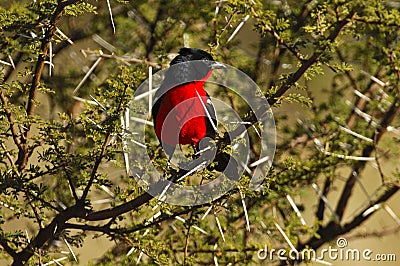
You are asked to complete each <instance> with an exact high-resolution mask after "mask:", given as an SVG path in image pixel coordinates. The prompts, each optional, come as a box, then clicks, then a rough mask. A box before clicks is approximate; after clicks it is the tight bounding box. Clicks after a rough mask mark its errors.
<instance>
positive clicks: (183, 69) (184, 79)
mask: <svg viewBox="0 0 400 266" xmlns="http://www.w3.org/2000/svg"><path fill="white" fill-rule="evenodd" d="M170 66H171V67H170V70H169V71H168V73H167V76H169V77H167V78H168V79H170V78H172V79H173V81H174V83H175V84H176V82H178V83H181V84H182V83H188V82H193V81H199V80H205V79H206V78H207V77H208V76H209V74H210V71H211V70H212V69H216V68H223V67H224V65H223V64H220V63H218V62H214V58H213V57H212V56H211V55H210V54H209V53H207V52H206V51H203V50H201V49H197V48H181V49H179V54H178V55H177V56H176V57H175V58H174V59H173V60H172V61H171V63H170Z"/></svg>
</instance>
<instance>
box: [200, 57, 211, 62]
mask: <svg viewBox="0 0 400 266" xmlns="http://www.w3.org/2000/svg"><path fill="white" fill-rule="evenodd" d="M201 60H202V61H209V60H208V58H206V57H204V58H202V59H201Z"/></svg>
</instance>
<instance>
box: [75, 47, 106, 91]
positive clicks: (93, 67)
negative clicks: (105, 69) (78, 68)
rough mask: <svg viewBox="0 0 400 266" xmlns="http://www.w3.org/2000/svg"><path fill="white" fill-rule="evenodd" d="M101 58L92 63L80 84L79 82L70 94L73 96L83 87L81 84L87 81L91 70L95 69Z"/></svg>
mask: <svg viewBox="0 0 400 266" xmlns="http://www.w3.org/2000/svg"><path fill="white" fill-rule="evenodd" d="M100 54H102V52H101V51H100ZM101 59H102V57H99V58H97V60H96V62H94V64H93V65H92V67H91V68H90V69H89V71H88V72H86V75H85V76H84V77H83V79H82V80H81V82H79V84H78V86H76V88H75V89H74V91H73V92H72V93H73V94H75V93H76V92H77V91H78V90H79V88H80V87H81V86H82V85H83V83H84V82H85V81H86V80H87V78H88V77H89V76H90V74H92V72H93V70H94V69H95V68H96V66H97V65H98V64H99V63H100V61H101Z"/></svg>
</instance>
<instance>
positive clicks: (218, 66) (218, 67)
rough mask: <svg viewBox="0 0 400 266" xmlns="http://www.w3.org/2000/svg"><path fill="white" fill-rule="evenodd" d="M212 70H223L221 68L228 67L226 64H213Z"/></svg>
mask: <svg viewBox="0 0 400 266" xmlns="http://www.w3.org/2000/svg"><path fill="white" fill-rule="evenodd" d="M211 68H212V69H221V68H226V66H225V65H224V64H222V63H219V62H213V63H212V64H211Z"/></svg>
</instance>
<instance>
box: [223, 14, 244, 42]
mask: <svg viewBox="0 0 400 266" xmlns="http://www.w3.org/2000/svg"><path fill="white" fill-rule="evenodd" d="M249 18H250V15H247V16H246V17H245V18H244V19H243V20H242V21H241V22H240V23H239V25H238V26H237V27H236V29H235V30H234V31H233V33H232V35H231V36H230V37H229V39H228V40H227V41H226V43H228V42H230V41H231V40H232V39H233V38H234V37H235V35H236V34H237V33H238V32H239V30H240V29H241V28H242V27H243V25H244V23H245V22H246V21H247V20H248V19H249Z"/></svg>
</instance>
